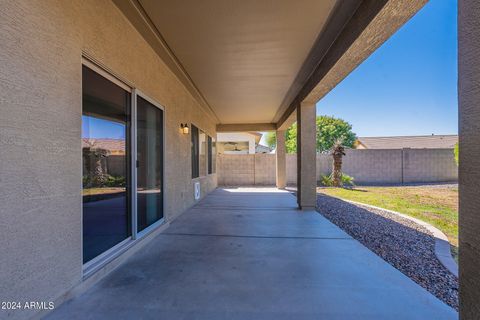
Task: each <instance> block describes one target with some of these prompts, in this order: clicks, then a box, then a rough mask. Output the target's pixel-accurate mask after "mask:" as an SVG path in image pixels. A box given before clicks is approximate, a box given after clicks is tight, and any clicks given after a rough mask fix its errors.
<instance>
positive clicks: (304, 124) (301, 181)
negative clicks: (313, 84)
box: [297, 102, 317, 210]
mask: <svg viewBox="0 0 480 320" xmlns="http://www.w3.org/2000/svg"><path fill="white" fill-rule="evenodd" d="M315 139H316V107H315V103H307V102H302V103H300V105H299V106H298V107H297V202H298V206H299V208H300V209H302V210H314V209H315V206H316V186H317V181H316V180H317V179H316V171H317V170H316V142H315Z"/></svg>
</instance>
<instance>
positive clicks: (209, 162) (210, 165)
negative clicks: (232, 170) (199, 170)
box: [207, 136, 213, 174]
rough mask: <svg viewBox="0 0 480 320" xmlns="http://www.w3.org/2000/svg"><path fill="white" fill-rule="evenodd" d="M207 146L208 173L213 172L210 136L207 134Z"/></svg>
mask: <svg viewBox="0 0 480 320" xmlns="http://www.w3.org/2000/svg"><path fill="white" fill-rule="evenodd" d="M207 145H208V146H207V148H208V174H211V173H212V172H213V167H212V166H213V163H212V160H213V159H212V137H210V136H208V138H207Z"/></svg>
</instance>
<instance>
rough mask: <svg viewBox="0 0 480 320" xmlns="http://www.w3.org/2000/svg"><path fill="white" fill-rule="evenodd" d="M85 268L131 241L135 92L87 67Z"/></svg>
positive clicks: (84, 83)
mask: <svg viewBox="0 0 480 320" xmlns="http://www.w3.org/2000/svg"><path fill="white" fill-rule="evenodd" d="M82 91H83V92H82V162H83V170H82V171H83V188H82V200H83V201H82V202H83V262H84V263H85V262H88V261H90V260H92V259H93V258H95V257H97V256H98V255H100V254H102V253H103V252H105V251H107V250H108V249H110V248H112V247H114V246H115V245H117V244H119V243H120V242H122V241H123V240H125V239H127V238H128V237H130V235H131V224H130V223H131V212H130V211H131V210H130V203H131V195H130V192H129V190H130V188H129V183H130V166H129V161H128V159H129V156H130V152H129V145H130V135H129V131H130V120H129V119H130V99H131V94H130V92H128V91H126V90H125V89H124V88H122V87H120V86H119V85H117V84H116V83H113V82H112V81H110V80H108V79H107V78H105V77H103V76H101V75H100V74H98V73H96V72H95V71H93V70H92V69H90V68H88V67H86V66H83V67H82Z"/></svg>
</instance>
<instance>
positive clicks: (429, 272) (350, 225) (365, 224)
mask: <svg viewBox="0 0 480 320" xmlns="http://www.w3.org/2000/svg"><path fill="white" fill-rule="evenodd" d="M317 211H318V212H320V213H321V214H322V215H323V216H325V217H326V218H327V219H329V220H330V221H331V222H333V223H334V224H336V225H337V226H339V227H340V228H342V229H343V230H344V231H345V232H347V233H348V234H349V235H350V236H352V237H353V238H355V239H356V240H358V241H359V242H361V243H362V244H363V245H364V246H366V247H367V248H369V249H370V250H372V251H373V252H374V253H376V254H377V255H378V256H380V257H381V258H382V259H384V260H385V261H387V262H388V263H389V264H391V265H392V266H394V267H395V268H397V269H398V270H400V271H401V272H402V273H404V274H405V275H407V276H408V277H410V278H411V279H412V280H413V281H415V282H416V283H418V284H419V285H420V286H422V287H424V288H425V289H427V290H428V291H429V292H431V293H432V294H433V295H435V296H436V297H438V298H439V299H440V300H442V301H444V302H445V303H446V304H448V305H449V306H451V307H452V308H454V309H456V310H458V279H457V277H455V276H454V275H453V274H451V273H450V272H449V271H448V270H447V269H446V268H445V267H444V266H443V265H442V264H441V263H440V262H439V261H438V260H437V257H436V256H435V252H434V245H435V239H434V237H433V236H432V235H431V234H430V233H429V232H428V231H427V230H426V229H425V228H424V227H422V226H420V225H418V224H416V223H415V222H412V221H410V220H407V219H404V218H402V217H399V216H397V215H395V214H392V213H390V212H387V211H384V210H380V209H372V208H370V207H367V206H362V205H354V204H351V203H348V202H346V201H343V200H341V199H338V198H334V197H330V196H327V195H324V194H317Z"/></svg>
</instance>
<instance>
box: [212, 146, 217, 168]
mask: <svg viewBox="0 0 480 320" xmlns="http://www.w3.org/2000/svg"><path fill="white" fill-rule="evenodd" d="M216 172H217V142H216V141H215V139H212V173H216Z"/></svg>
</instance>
